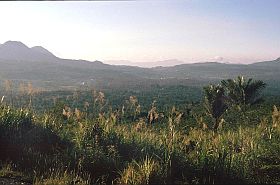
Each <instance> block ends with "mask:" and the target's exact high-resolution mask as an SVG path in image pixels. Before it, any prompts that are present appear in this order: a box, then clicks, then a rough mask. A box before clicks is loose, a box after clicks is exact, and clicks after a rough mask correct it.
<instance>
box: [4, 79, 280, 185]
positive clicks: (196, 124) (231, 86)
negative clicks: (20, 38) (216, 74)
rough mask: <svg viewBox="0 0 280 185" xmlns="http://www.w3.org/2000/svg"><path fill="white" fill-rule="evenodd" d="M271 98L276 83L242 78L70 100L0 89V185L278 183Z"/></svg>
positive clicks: (26, 88)
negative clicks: (1, 183) (0, 182)
mask: <svg viewBox="0 0 280 185" xmlns="http://www.w3.org/2000/svg"><path fill="white" fill-rule="evenodd" d="M271 84H272V85H271ZM278 86H279V85H278ZM278 92H279V87H277V83H276V82H275V85H273V82H269V83H267V81H265V80H264V81H262V80H261V79H255V78H253V79H252V78H249V77H243V76H238V77H235V78H232V79H222V80H221V81H218V80H216V81H215V83H211V84H210V83H209V84H206V83H203V84H200V85H192V86H191V85H180V84H175V85H166V84H157V85H152V86H149V87H147V88H142V89H137V88H131V89H123V88H112V89H110V88H103V89H97V88H91V87H90V86H80V87H79V88H76V90H75V91H66V90H60V91H58V90H57V91H54V90H52V91H46V90H41V89H38V88H35V87H33V86H32V84H31V83H15V82H13V81H11V80H6V81H4V82H3V83H2V90H1V93H0V94H1V97H2V99H1V103H0V133H1V135H0V178H3V179H5V178H10V179H14V181H15V182H21V183H22V184H37V185H40V184H223V183H227V184H236V183H237V184H244V183H250V184H251V183H280V157H279V152H280V145H279V141H280V97H279V96H278V95H277V93H278Z"/></svg>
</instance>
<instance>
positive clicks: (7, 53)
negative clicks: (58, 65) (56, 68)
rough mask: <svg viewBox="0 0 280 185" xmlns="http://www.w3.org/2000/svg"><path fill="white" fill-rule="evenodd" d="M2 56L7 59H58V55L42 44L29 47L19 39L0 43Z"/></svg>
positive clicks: (0, 54) (0, 56) (0, 55)
mask: <svg viewBox="0 0 280 185" xmlns="http://www.w3.org/2000/svg"><path fill="white" fill-rule="evenodd" d="M0 58H1V59H6V60H17V61H21V60H28V61H37V60H44V61H50V60H56V59H57V57H56V56H55V55H53V54H52V53H51V52H49V51H48V50H46V49H45V48H43V47H41V46H36V47H33V48H29V47H27V46H26V45H25V44H23V43H22V42H19V41H7V42H5V43H4V44H1V45H0Z"/></svg>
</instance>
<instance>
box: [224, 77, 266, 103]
mask: <svg viewBox="0 0 280 185" xmlns="http://www.w3.org/2000/svg"><path fill="white" fill-rule="evenodd" d="M221 83H222V86H223V87H224V88H225V89H226V90H227V94H228V97H229V98H230V99H231V101H232V103H235V104H236V105H240V106H243V107H244V106H245V105H254V104H256V103H259V102H260V101H262V100H263V99H262V97H261V96H260V95H261V90H262V89H264V88H265V87H266V84H265V83H264V82H263V81H261V80H254V81H253V79H252V78H249V79H248V80H246V79H245V78H244V77H243V76H238V77H237V79H235V80H233V79H228V80H222V81H221Z"/></svg>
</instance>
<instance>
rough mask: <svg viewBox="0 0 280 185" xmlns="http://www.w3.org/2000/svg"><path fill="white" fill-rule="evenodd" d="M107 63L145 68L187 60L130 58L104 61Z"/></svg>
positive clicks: (170, 64) (172, 64) (171, 64)
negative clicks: (131, 59)
mask: <svg viewBox="0 0 280 185" xmlns="http://www.w3.org/2000/svg"><path fill="white" fill-rule="evenodd" d="M104 62H105V63H106V64H111V65H128V66H138V67H144V68H152V67H159V66H161V67H169V66H174V65H179V64H184V63H185V62H183V61H180V60H177V59H170V60H162V61H156V62H131V61H128V60H108V61H104Z"/></svg>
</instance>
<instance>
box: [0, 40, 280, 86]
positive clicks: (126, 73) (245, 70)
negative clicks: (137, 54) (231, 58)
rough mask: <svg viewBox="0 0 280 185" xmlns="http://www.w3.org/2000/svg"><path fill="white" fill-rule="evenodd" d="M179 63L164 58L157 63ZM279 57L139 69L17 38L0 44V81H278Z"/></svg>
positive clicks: (37, 83) (53, 83)
mask: <svg viewBox="0 0 280 185" xmlns="http://www.w3.org/2000/svg"><path fill="white" fill-rule="evenodd" d="M173 62H174V63H177V64H179V63H180V62H181V61H178V60H168V61H161V62H156V63H157V64H160V63H161V64H165V65H167V64H169V65H171V64H172V63H173ZM279 71H280V59H279V58H278V59H276V60H273V61H266V62H259V63H255V64H248V65H245V64H225V63H218V62H205V63H194V64H179V65H175V66H165V67H152V68H141V67H137V66H125V65H119V66H118V65H109V64H104V63H103V62H101V61H86V60H69V59H62V58H59V57H56V56H55V55H54V54H52V53H51V52H50V51H48V50H47V49H45V48H43V47H42V46H35V47H31V48H29V47H28V46H26V45H25V44H23V43H21V42H18V41H8V42H5V43H4V44H1V45H0V81H1V80H6V79H10V80H13V81H14V82H15V83H20V82H22V81H24V82H32V83H33V84H34V86H39V87H44V88H45V89H47V90H53V89H74V88H77V87H78V86H81V85H82V84H86V85H88V86H93V87H96V88H122V89H125V88H126V89H131V88H135V89H139V88H141V89H143V88H146V87H153V85H175V84H177V85H196V86H197V85H205V84H208V83H209V82H218V81H220V80H221V79H226V78H234V77H236V76H237V75H245V76H249V77H254V78H257V79H262V80H265V81H274V82H279V81H280V75H279Z"/></svg>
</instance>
